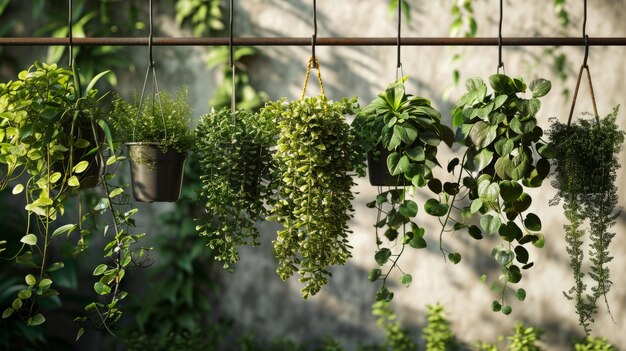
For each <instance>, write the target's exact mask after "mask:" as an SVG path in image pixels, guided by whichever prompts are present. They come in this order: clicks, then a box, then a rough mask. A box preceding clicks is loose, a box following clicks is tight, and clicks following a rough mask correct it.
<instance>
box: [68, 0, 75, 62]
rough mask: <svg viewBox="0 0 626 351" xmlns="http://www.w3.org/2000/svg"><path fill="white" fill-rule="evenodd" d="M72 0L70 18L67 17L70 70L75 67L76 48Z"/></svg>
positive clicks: (69, 8) (69, 6)
mask: <svg viewBox="0 0 626 351" xmlns="http://www.w3.org/2000/svg"><path fill="white" fill-rule="evenodd" d="M72 7H73V6H72V0H69V4H68V16H67V38H68V40H67V41H68V45H67V49H68V51H67V52H68V55H69V59H68V61H69V62H68V66H69V67H70V69H71V68H72V66H73V65H74V47H73V34H72V22H73V20H72Z"/></svg>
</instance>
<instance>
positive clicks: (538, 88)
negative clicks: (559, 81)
mask: <svg viewBox="0 0 626 351" xmlns="http://www.w3.org/2000/svg"><path fill="white" fill-rule="evenodd" d="M528 88H529V89H530V91H532V92H533V97H534V98H539V97H542V96H545V95H546V94H548V92H550V89H552V83H551V82H550V81H549V80H546V79H543V78H539V79H535V80H533V81H532V82H530V85H529V86H528Z"/></svg>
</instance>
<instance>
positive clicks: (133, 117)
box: [110, 88, 195, 153]
mask: <svg viewBox="0 0 626 351" xmlns="http://www.w3.org/2000/svg"><path fill="white" fill-rule="evenodd" d="M188 95H189V94H188V92H187V89H186V88H181V89H180V90H178V92H177V93H176V95H170V94H169V93H167V92H161V93H159V94H153V95H149V96H148V97H147V98H146V99H144V101H141V98H140V97H138V96H137V95H135V97H134V102H133V103H132V104H131V103H129V102H128V101H126V100H124V99H123V98H122V97H121V96H117V97H116V99H115V101H114V102H113V106H114V111H113V113H112V114H111V116H110V119H111V124H112V126H113V128H114V131H115V134H116V139H117V140H120V141H123V142H131V141H136V142H152V143H159V146H160V148H161V149H162V150H164V151H165V150H171V149H174V150H176V151H178V152H183V153H184V152H186V151H188V150H190V149H192V148H193V147H194V143H195V135H194V132H193V131H192V130H190V129H189V124H190V123H191V106H190V105H189V102H188ZM140 104H141V106H140ZM140 108H141V111H139V109H140Z"/></svg>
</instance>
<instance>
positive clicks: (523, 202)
mask: <svg viewBox="0 0 626 351" xmlns="http://www.w3.org/2000/svg"><path fill="white" fill-rule="evenodd" d="M532 202H533V199H532V198H531V197H530V195H528V194H527V193H522V194H521V195H520V196H519V197H518V198H517V199H516V200H515V201H513V210H515V212H518V213H522V212H524V211H526V210H527V209H528V208H529V207H530V205H531V204H532Z"/></svg>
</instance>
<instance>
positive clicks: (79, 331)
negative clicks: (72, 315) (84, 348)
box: [75, 328, 85, 341]
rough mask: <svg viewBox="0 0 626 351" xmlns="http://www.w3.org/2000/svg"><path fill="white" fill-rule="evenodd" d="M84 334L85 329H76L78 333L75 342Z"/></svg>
mask: <svg viewBox="0 0 626 351" xmlns="http://www.w3.org/2000/svg"><path fill="white" fill-rule="evenodd" d="M84 333H85V328H80V329H78V333H77V334H76V340H75V341H78V339H80V337H81V336H83V334H84Z"/></svg>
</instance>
